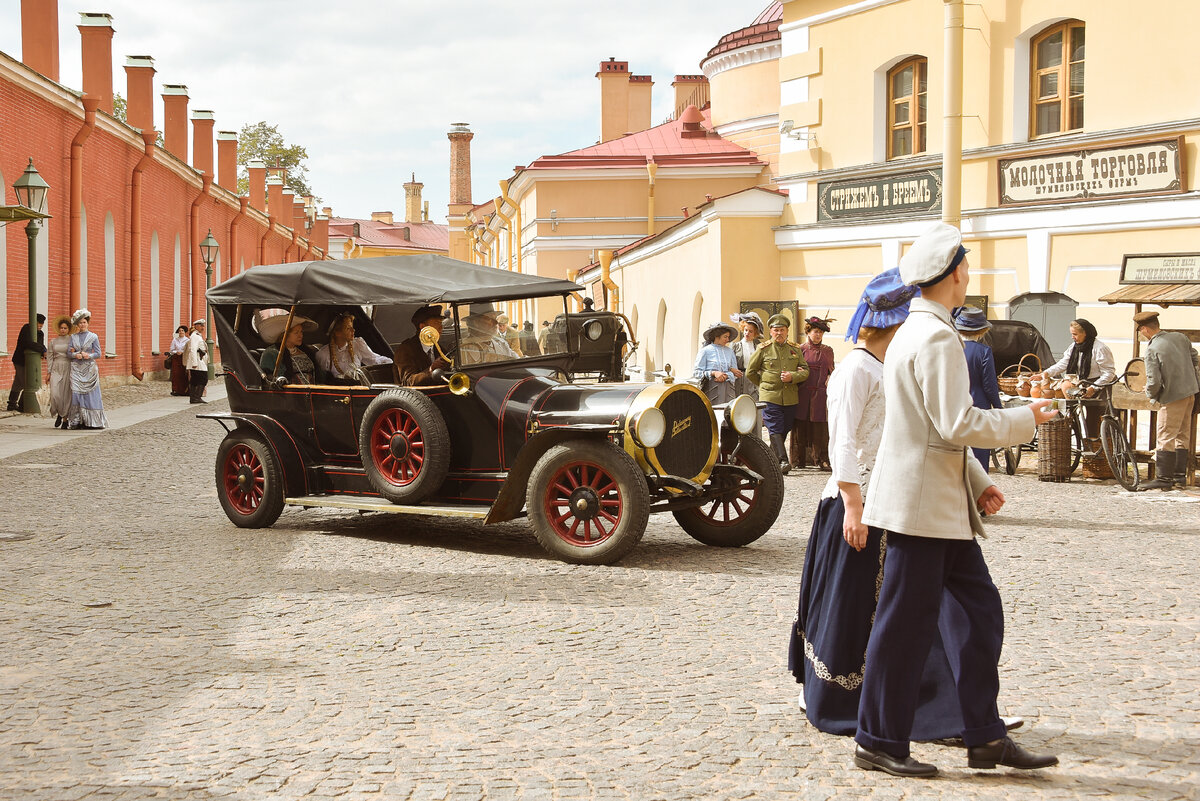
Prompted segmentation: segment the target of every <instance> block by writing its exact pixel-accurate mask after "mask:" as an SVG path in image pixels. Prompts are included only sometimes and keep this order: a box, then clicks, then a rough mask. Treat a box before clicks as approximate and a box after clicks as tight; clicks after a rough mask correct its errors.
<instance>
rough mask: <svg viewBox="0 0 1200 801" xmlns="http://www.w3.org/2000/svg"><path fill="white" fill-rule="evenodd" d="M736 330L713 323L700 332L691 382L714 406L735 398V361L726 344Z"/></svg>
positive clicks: (736, 370) (737, 371)
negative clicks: (700, 342) (697, 384)
mask: <svg viewBox="0 0 1200 801" xmlns="http://www.w3.org/2000/svg"><path fill="white" fill-rule="evenodd" d="M737 334H738V330H737V329H736V328H734V327H733V326H732V325H730V324H729V323H723V322H719V321H718V322H715V323H713V324H712V325H710V326H709V327H708V328H706V329H704V343H705V344H704V347H702V348H700V352H699V353H697V354H696V365H695V367H693V368H692V378H697V379H699V380H700V389H701V390H703V392H704V394H705V395H707V396H708V399H709V400H710V401H711V402H712V404H713V405H714V406H717V405H719V404H722V403H729V402H730V401H731V400H733V399H734V398H736V397H737V393H736V391H735V383H734V382H735V381H736V380H737V378H738V375H737V374H738V373H740V372H741V371H740V370H738V369H737V361H736V359H735V357H734V355H733V348H731V347H729V341H730V340H731V339H733V338H734V337H736V336H737Z"/></svg>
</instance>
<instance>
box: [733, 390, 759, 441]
mask: <svg viewBox="0 0 1200 801" xmlns="http://www.w3.org/2000/svg"><path fill="white" fill-rule="evenodd" d="M725 420H726V422H728V423H729V424H730V425H731V426H733V430H734V431H736V432H738V433H739V434H750V433H753V431H754V426H755V424H756V423H757V422H758V407H757V406H756V405H755V403H754V398H752V397H750V396H749V395H738V396H737V397H736V398H734V399H733V402H732V403H730V404H729V405H728V406H726V407H725Z"/></svg>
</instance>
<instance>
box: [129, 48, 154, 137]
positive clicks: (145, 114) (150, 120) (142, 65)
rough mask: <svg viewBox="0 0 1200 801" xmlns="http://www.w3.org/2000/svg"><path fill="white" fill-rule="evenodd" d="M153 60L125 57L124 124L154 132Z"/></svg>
mask: <svg viewBox="0 0 1200 801" xmlns="http://www.w3.org/2000/svg"><path fill="white" fill-rule="evenodd" d="M154 71H155V70H154V59H152V58H151V57H150V56H126V57H125V81H126V86H127V87H128V88H127V90H126V91H127V94H126V96H125V122H126V124H128V125H129V127H131V128H139V129H141V130H143V131H151V130H154Z"/></svg>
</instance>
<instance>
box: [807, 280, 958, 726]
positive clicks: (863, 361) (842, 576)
mask: <svg viewBox="0 0 1200 801" xmlns="http://www.w3.org/2000/svg"><path fill="white" fill-rule="evenodd" d="M917 291H918V290H917V289H916V287H907V286H904V285H903V284H902V283H901V281H900V277H899V272H898V270H896V269H892V270H888V271H887V272H885V273H883V274H881V275H878V276H876V277H875V278H874V279H872V280H871V282H870V283H869V284H867V288H866V290H865V291H864V292H863V296H862V300H861V301H860V302H859V305H858V308H857V309H856V311H855V313H854V317H853V318H852V319H851V321H850V325H849V326H848V328H847V334H846V338H847V339H850V340H853V341H854V342H855V343H857V344H858V347H857V348H855V349H854V350H853V351H851V352H850V354H849V355H848V356H847V357H846V358H845V360H843V361H842V363H841V364H840V365H839V366H838V367H837V369H836V370H834V372H833V375H832V377H831V378H830V381H829V394H828V404H829V406H828V409H829V461H830V466H831V468H832V471H833V476H832V477H831V478H830V479H829V482H828V483H827V484H826V486H825V490H824V492H823V493H822V495H821V501H820V503H819V504H818V506H817V513H816V517H815V518H814V519H813V526H812V534H811V535H810V536H809V540H808V551H807V553H806V554H805V559H804V574H803V578H802V580H801V587H800V605H799V613H798V616H797V619H796V622H795V624H794V625H793V627H792V633H791V645H790V648H789V660H788V661H789V667H790V668H791V671H792V673H793V674H794V675H795V677H796V681H798V682H800V683H801V684H803V685H804V694H803V696H802V704H803V706H804V707H805V712H806V714H807V716H808V719H809V721H810V722H811V723H812V724H813V725H814V726H816V727H817V728H818V729H820V730H821V731H824V732H829V733H830V734H842V735H851V734H854V732H855V730H856V729H857V727H858V700H859V696H860V692H861V685H862V677H863V670H864V668H865V664H864V663H865V660H866V651H867V639H868V638H869V636H870V634H871V625H872V623H873V621H874V618H875V605H876V602H877V601H878V598H879V586H880V582H881V581H882V578H883V562H884V556H885V553H886V550H887V540H886V534H885V532H883V531H881V530H879V529H877V528H868V527H867V526H865V525H863V524H862V510H863V498H864V496H865V494H866V492H867V491H868V487H869V484H870V477H871V469H872V468H873V467H874V464H875V455H876V453H877V451H878V449H879V440H880V437H881V435H882V432H883V419H884V402H883V358H884V354H885V353H886V352H887V347H888V345H889V344H890V343H891V341H892V337H893V336H894V335H895V333H896V329H897V328H899V327H900V324H901V323H902V322H904V319H905V318H906V317H907V316H908V306H909V301H910V300H911V299H912V297H913V296H914V295H915V294H916V293H917ZM860 340H861V341H860ZM955 613H956V610H955V609H954V602H953V599H952V598H950V597H949V596H947V597H946V598H945V599H944V600H943V610H942V614H943V615H953V614H955ZM962 728H963V723H962V715H961V712H960V711H959V705H958V699H957V696H956V695H955V689H954V680H953V676H952V675H951V673H950V668H949V663H948V662H947V660H946V657H945V652H944V651H943V649H942V647H941V642H940V639H939V641H938V642H937V643H935V645H934V648H933V649H932V651H931V654H930V657H929V661H928V663H927V664H926V666H925V675H924V678H923V680H922V687H921V700H920V705H919V708H918V710H917V715H916V720H915V723H914V727H913V739H915V740H935V739H943V738H950V737H956V736H958V735H959V734H960V733H961V731H962Z"/></svg>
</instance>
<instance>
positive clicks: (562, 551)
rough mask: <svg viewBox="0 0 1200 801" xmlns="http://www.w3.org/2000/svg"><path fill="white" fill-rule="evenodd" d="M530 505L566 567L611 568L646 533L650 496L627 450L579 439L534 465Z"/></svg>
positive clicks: (538, 530) (542, 538)
mask: <svg viewBox="0 0 1200 801" xmlns="http://www.w3.org/2000/svg"><path fill="white" fill-rule="evenodd" d="M526 506H527V508H528V510H529V518H530V520H531V521H532V523H533V532H534V535H535V536H536V537H537V540H538V542H539V543H541V545H542V547H543V548H545V549H546V550H547V551H549V552H550V553H552V554H554V555H555V556H557V557H558V558H559V559H562V560H563V561H565V562H573V563H575V564H581V565H609V564H612V563H613V562H616V561H617V560H619V559H620V558H621V557H623V556H625V554H627V553H629V552H630V551H631V550H633V548H634V546H635V545H637V544H638V541H640V540H641V538H642V535H643V534H644V533H645V532H646V521H647V520H648V519H649V517H650V491H649V489H648V488H647V486H646V477H645V476H644V475H643V474H642V471H641V470H640V469H638V466H637V463H636V462H634V461H633V458H632V457H631V456H630V455H629V454H627V453H626V452H625V451H623V450H621V449H620V448H618V447H617V446H615V445H613V444H612V443H610V442H607V441H593V440H578V441H575V442H568V443H564V444H562V445H556V446H554V447H553V448H550V449H549V450H548V451H546V453H545V455H543V456H542V458H541V460H540V461H539V462H538V463H537V464H536V465H535V466H534V468H533V472H532V473H531V474H530V477H529V488H528V490H527V492H526Z"/></svg>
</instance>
